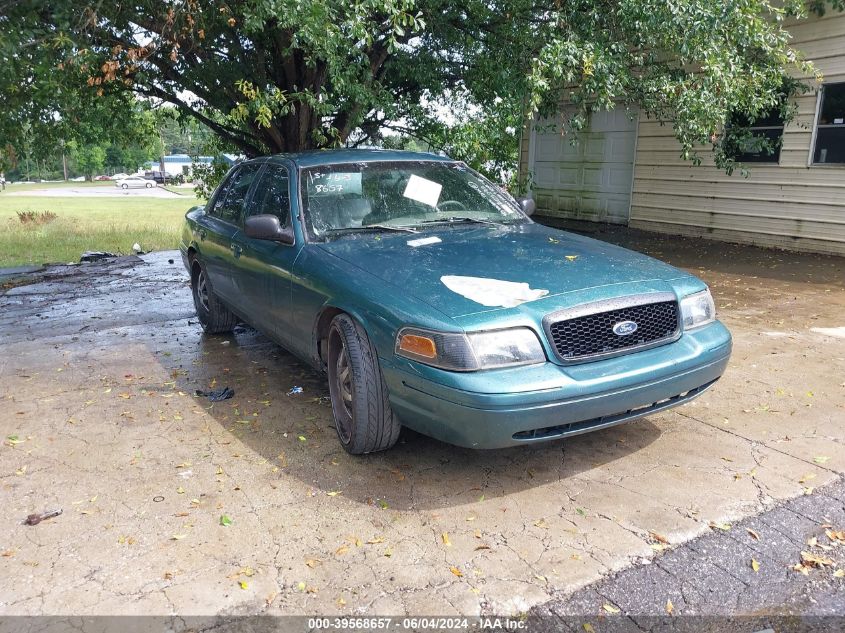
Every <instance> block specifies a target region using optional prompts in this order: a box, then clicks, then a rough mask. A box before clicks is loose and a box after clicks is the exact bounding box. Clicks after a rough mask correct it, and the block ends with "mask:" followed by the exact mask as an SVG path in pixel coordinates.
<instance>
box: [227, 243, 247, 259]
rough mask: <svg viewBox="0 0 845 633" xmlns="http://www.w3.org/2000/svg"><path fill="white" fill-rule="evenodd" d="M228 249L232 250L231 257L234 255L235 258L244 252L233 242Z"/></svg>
mask: <svg viewBox="0 0 845 633" xmlns="http://www.w3.org/2000/svg"><path fill="white" fill-rule="evenodd" d="M229 248H230V249H231V250H232V255H234V256H235V257H240V256H241V253H243V252H244V249H242V248H241V247H240V246H239V245H237V244H235V243H234V242H232V243H231V244H229Z"/></svg>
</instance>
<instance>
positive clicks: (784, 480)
mask: <svg viewBox="0 0 845 633" xmlns="http://www.w3.org/2000/svg"><path fill="white" fill-rule="evenodd" d="M605 237H607V238H609V239H613V240H615V241H622V242H626V243H628V245H631V246H634V247H637V248H639V249H640V250H644V251H646V252H649V253H650V254H654V255H657V256H659V257H662V258H663V259H666V260H668V261H670V262H672V263H674V264H676V265H680V266H683V267H685V268H687V269H689V270H692V271H693V272H695V273H697V274H699V275H701V276H702V277H703V278H704V279H705V280H706V281H707V282H708V283H710V284H711V286H712V288H713V290H714V294H715V296H716V298H717V304H718V305H719V307H720V315H721V318H722V319H723V320H724V321H725V323H726V324H727V325H728V326H729V327H730V329H731V330H732V332H733V334H734V337H735V352H734V357H733V361H732V364H731V366H730V368H729V371H728V373H727V374H726V375H725V377H724V378H723V380H722V381H720V382H719V383H718V384H717V385H716V386H715V387H714V388H713V389H712V390H710V391H709V392H707V393H706V394H705V395H704V396H702V397H701V398H700V399H698V400H697V401H694V402H693V403H690V404H688V405H686V406H684V407H682V408H678V409H674V410H671V411H668V412H664V413H661V414H659V415H654V416H651V417H649V418H647V419H644V420H641V421H639V422H635V423H631V424H627V425H624V426H621V427H617V428H613V429H609V430H606V431H601V432H597V433H592V434H588V435H584V436H580V437H577V438H573V439H570V440H566V441H561V442H556V443H551V444H547V445H545V446H539V447H526V448H516V449H508V450H501V451H491V452H476V451H471V450H466V449H460V448H454V447H451V446H447V445H445V444H441V443H439V442H436V441H433V440H430V439H427V438H425V437H422V436H419V435H416V434H413V433H410V432H407V433H404V434H403V437H402V439H401V441H400V443H399V444H398V445H397V446H396V447H395V448H394V449H393V450H391V451H388V452H386V453H381V454H376V455H371V456H367V457H363V458H361V457H351V456H348V455H347V454H346V453H344V452H343V450H342V449H341V448H340V447H339V445H338V443H337V441H336V438H335V433H334V430H333V428H332V421H331V412H330V408H329V406H328V404H327V396H328V391H327V388H326V385H325V381H324V379H323V378H322V377H321V376H320V375H318V374H315V373H314V372H312V371H310V370H309V369H306V368H305V367H304V366H302V365H301V364H300V363H299V362H298V361H296V360H295V359H294V358H293V357H291V356H290V355H288V354H287V353H285V352H284V351H283V350H281V349H280V348H278V347H277V346H275V345H274V344H272V343H270V342H269V341H268V340H267V339H266V338H265V337H263V336H262V335H260V334H258V333H256V332H254V331H252V330H251V329H248V328H239V329H238V331H237V332H236V333H235V335H234V336H228V337H207V336H204V335H203V334H202V332H201V330H200V327H199V325H198V323H197V321H196V319H195V317H194V310H193V306H192V304H191V301H190V292H189V287H188V280H187V275H186V273H185V271H184V270H183V268H182V265H181V261H180V260H179V257H178V254H175V253H157V254H153V255H149V256H145V257H144V258H143V261H138V262H135V261H133V260H131V259H130V260H122V261H118V262H116V263H113V264H110V265H91V266H75V267H59V268H53V269H48V271H47V272H46V273H41V275H42V277H41V281H40V282H39V283H36V284H33V285H27V286H20V287H16V288H12V289H11V290H9V291H7V292H6V293H5V294H4V295H0V343H2V349H3V354H2V356H0V399H2V407H3V416H2V418H0V419H2V422H0V424H2V427H3V428H2V433H3V440H4V445H3V446H2V447H0V482H2V484H0V485H2V491H3V497H4V498H5V499H6V503H5V504H4V506H5V507H4V510H5V511H4V512H3V516H2V519H0V528H2V529H0V552H2V555H3V557H4V558H3V562H4V568H5V572H4V573H3V574H2V576H0V611H2V613H4V614H6V615H9V614H170V613H179V614H184V615H188V614H211V613H231V614H255V613H269V614H277V613H323V614H331V613H348V614H382V615H386V614H452V613H463V614H477V613H498V614H505V613H518V612H523V611H526V610H527V609H529V608H530V607H532V606H535V605H538V604H541V603H543V602H545V601H547V600H549V599H550V598H551V597H552V596H559V595H560V594H561V593H566V592H571V591H574V590H576V589H577V588H579V587H581V586H583V585H585V584H587V583H589V582H591V581H594V580H596V579H598V578H600V577H602V576H605V575H607V574H609V573H610V572H612V571H615V570H619V569H622V568H625V567H627V566H630V565H631V564H633V563H636V562H641V561H643V560H646V559H650V558H651V557H654V556H658V555H660V552H661V550H664V549H667V548H670V547H672V545H675V544H678V543H682V542H684V541H687V540H689V539H691V538H693V537H695V536H696V535H699V534H702V533H706V532H709V531H711V530H718V529H725V528H726V524H727V523H730V522H732V521H735V520H737V519H739V518H741V517H744V516H747V515H750V514H754V513H757V512H759V511H761V510H764V509H766V508H768V507H771V506H772V505H774V504H776V503H777V502H778V501H781V500H784V499H787V498H791V497H795V496H798V495H801V494H804V493H806V492H808V491H810V489H812V488H813V487H816V486H820V485H822V484H823V483H826V482H828V481H831V480H833V479H835V478H836V477H837V476H838V474H840V473H842V472H843V471H845V450H843V442H845V424H843V422H845V338H843V334H842V333H843V329H842V328H843V326H845V260H843V259H838V258H830V257H821V256H801V255H792V254H785V253H779V252H775V251H765V250H759V249H754V248H747V247H734V246H730V245H724V244H718V243H711V242H705V241H693V240H683V239H680V238H672V239H669V238H658V237H654V236H648V235H646V234H639V233H632V232H624V233H620V234H609V235H607V236H605ZM223 386H229V387H232V388H233V389H234V390H235V392H236V393H235V397H234V398H233V399H231V400H227V401H225V402H221V403H216V404H212V403H210V402H209V401H208V400H207V399H205V398H202V397H197V396H194V395H193V394H194V391H195V390H196V389H208V388H211V387H214V388H219V387H223ZM293 387H302V388H303V390H302V393H289V392H291V390H292V388H293ZM288 394H289V395H288ZM54 508H61V509H63V514H61V515H60V516H58V517H56V518H53V519H50V520H48V521H44V522H42V523H40V524H38V525H35V526H27V525H23V524H22V523H21V522H22V520H23V519H24V518H25V517H26V516H27V515H28V514H30V513H33V512H43V511H45V510H51V509H54ZM711 526H712V527H711ZM666 542H668V543H669V545H667V544H666Z"/></svg>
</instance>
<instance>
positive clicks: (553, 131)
mask: <svg viewBox="0 0 845 633" xmlns="http://www.w3.org/2000/svg"><path fill="white" fill-rule="evenodd" d="M565 116H566V114H561V115H560V118H559V119H558V120H556V121H547V120H543V121H540V122H539V123H538V124H537V125H536V127H535V130H534V132H533V134H532V136H531V141H532V142H531V145H532V147H531V148H530V149H529V156H530V158H531V159H533V160H531V161H530V162H529V170H530V171H532V172H533V174H534V185H533V191H534V197H535V199H536V201H537V209H538V211H537V213H538V215H550V216H555V217H562V218H574V219H578V220H593V221H597V222H613V223H616V224H626V223H627V222H628V214H629V211H630V207H631V182H632V179H633V177H634V151H635V147H636V137H637V120H636V116H634V118H633V120H632V119H631V113H629V112H628V111H626V110H625V109H624V108H616V109H614V110H611V111H610V112H596V113H593V115H592V117H591V120H590V126H589V128H588V129H587V130H586V131H582V132H581V134H580V135H579V140H578V143H577V144H576V145H574V146H573V145H572V144H571V142H570V138H571V136H569V135H565V136H562V135H561V133H560V130H561V122H562V121H563V120H564V117H565ZM531 163H533V166H532V164H531Z"/></svg>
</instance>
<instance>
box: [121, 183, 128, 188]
mask: <svg viewBox="0 0 845 633" xmlns="http://www.w3.org/2000/svg"><path fill="white" fill-rule="evenodd" d="M120 187H121V189H129V185H127V184H125V183H124V184H122V185H120Z"/></svg>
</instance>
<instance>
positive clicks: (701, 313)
mask: <svg viewBox="0 0 845 633" xmlns="http://www.w3.org/2000/svg"><path fill="white" fill-rule="evenodd" d="M681 317H682V318H683V322H684V329H685V330H691V329H693V328H697V327H701V326H702V325H707V324H708V323H713V321H715V320H716V304H714V303H713V297H712V296H710V291H709V290H705V291H704V292H698V293H696V294H694V295H690V296H689V297H684V298H683V299H681Z"/></svg>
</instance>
